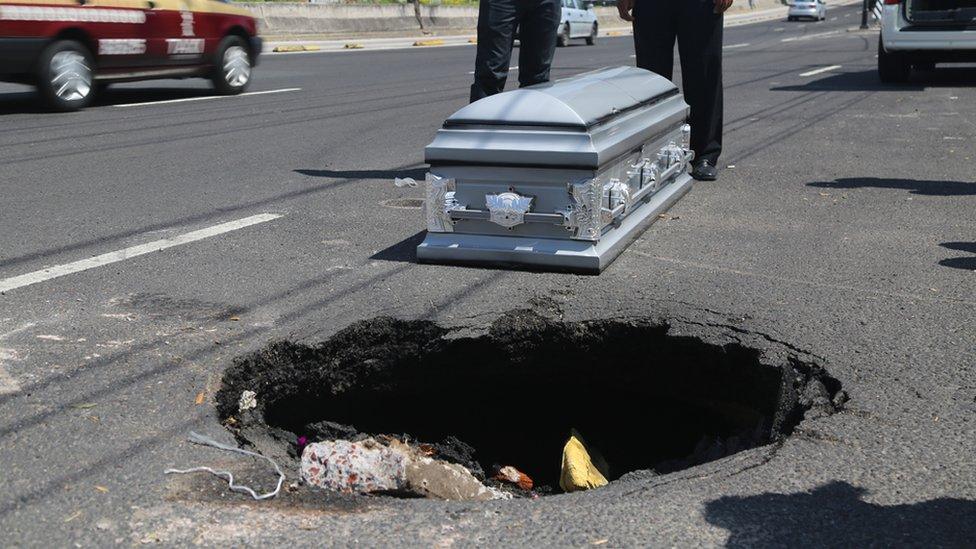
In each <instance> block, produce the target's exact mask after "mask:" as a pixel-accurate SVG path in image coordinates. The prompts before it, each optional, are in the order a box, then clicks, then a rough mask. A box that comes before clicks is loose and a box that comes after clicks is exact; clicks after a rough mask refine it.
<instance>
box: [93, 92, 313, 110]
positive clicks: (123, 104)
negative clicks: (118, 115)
mask: <svg viewBox="0 0 976 549" xmlns="http://www.w3.org/2000/svg"><path fill="white" fill-rule="evenodd" d="M294 91H301V88H282V89H280V90H266V91H256V92H245V93H239V94H237V95H206V96H203V97H184V98H183V99H164V100H162V101H146V102H143V103H122V104H121V105H112V106H113V107H122V108H125V107H144V106H146V105H166V104H168V103H188V102H190V101H208V100H210V99H227V98H230V97H244V96H249V95H268V94H270V93H286V92H294Z"/></svg>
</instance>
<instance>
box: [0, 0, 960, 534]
mask: <svg viewBox="0 0 976 549" xmlns="http://www.w3.org/2000/svg"><path fill="white" fill-rule="evenodd" d="M857 17H858V15H857V12H856V10H855V9H854V8H850V7H845V8H834V9H830V10H829V11H828V21H826V22H824V23H787V22H785V21H774V22H766V23H758V24H752V25H746V26H741V27H735V28H730V29H728V30H727V31H726V52H725V66H726V70H725V83H726V122H725V128H726V132H725V142H726V153H725V154H724V155H723V157H722V159H721V162H720V164H721V166H722V167H725V166H728V167H727V168H725V169H724V170H723V171H722V173H721V178H720V180H719V181H718V182H715V183H708V184H698V185H697V186H696V187H695V189H694V190H693V191H692V193H691V194H690V195H688V196H687V197H686V198H685V199H684V200H683V201H682V202H680V203H679V204H678V206H677V207H676V208H674V209H673V210H672V211H671V213H670V214H669V215H668V216H667V217H666V219H662V220H661V221H660V222H658V223H657V224H655V225H654V226H653V227H652V228H651V229H650V230H648V231H647V232H646V233H645V234H644V236H643V237H642V238H641V239H640V240H638V241H637V242H636V243H635V244H634V245H633V246H632V247H631V248H630V249H629V250H628V251H627V252H625V253H624V254H623V256H622V257H621V258H620V259H618V260H617V262H616V263H615V264H614V265H613V266H612V267H611V268H610V269H609V270H608V271H607V272H605V273H604V274H602V275H601V276H599V277H579V276H572V275H564V274H536V273H527V272H506V271H492V270H482V269H473V268H453V267H438V266H421V265H416V264H415V263H414V262H413V260H412V253H411V248H412V247H413V246H415V245H416V243H417V241H418V235H419V234H420V232H421V231H422V229H423V227H424V225H423V222H422V220H421V214H420V211H419V210H418V209H411V208H403V207H391V206H390V204H391V203H390V202H388V201H390V200H391V199H397V198H411V197H420V195H421V190H420V189H396V188H394V187H393V185H392V180H393V178H394V177H395V176H412V177H422V176H423V173H424V165H423V163H422V159H423V147H424V145H425V144H426V143H427V142H428V141H429V140H430V138H431V137H432V135H433V132H434V131H435V130H436V128H437V127H438V126H439V124H440V123H441V121H442V120H443V119H444V118H445V117H447V116H448V115H450V114H451V113H452V112H453V111H455V110H456V109H457V108H459V107H460V106H462V105H463V104H464V103H465V100H466V97H467V93H468V85H469V84H470V80H471V74H470V71H471V70H472V68H473V67H472V64H473V57H474V48H473V47H470V46H460V47H448V48H434V49H409V50H395V51H380V52H370V51H352V52H347V53H321V54H295V55H275V56H267V57H265V58H264V59H263V61H262V64H261V65H260V66H259V67H258V69H257V70H256V73H255V75H256V80H255V82H254V86H253V87H252V88H251V92H252V93H251V94H249V95H246V96H241V97H232V98H213V97H210V96H208V95H207V89H206V87H205V83H204V82H202V81H200V82H197V81H186V82H150V83H135V84H126V85H119V86H116V87H113V88H111V90H110V91H109V93H107V94H106V95H105V96H104V97H103V98H102V99H101V100H100V101H99V102H98V104H97V105H96V106H95V107H93V108H91V109H88V110H86V111H84V112H80V113H74V114H48V113H43V112H41V110H40V107H39V103H37V102H36V101H35V100H34V98H33V96H32V94H31V93H30V92H29V90H27V89H26V88H21V87H17V86H12V85H2V87H0V128H2V131H0V170H2V171H0V288H3V289H4V291H3V295H0V480H2V483H3V490H2V491H0V532H2V533H0V539H2V540H4V545H28V546H30V545H48V546H65V545H68V544H69V543H74V542H78V543H80V544H81V545H105V544H107V543H113V542H117V543H127V544H128V543H131V542H139V541H156V540H158V541H162V542H168V543H181V544H182V543H191V542H202V543H208V544H229V543H243V542H255V541H260V542H264V543H267V544H270V543H282V542H288V543H303V542H304V543H306V544H307V543H310V542H311V541H312V540H314V542H316V543H329V544H331V543H352V542H355V541H358V542H360V543H365V544H370V545H373V544H380V543H394V542H400V543H407V544H431V543H449V542H451V541H457V542H480V543H500V544H505V545H515V544H529V543H532V544H538V545H552V544H561V545H562V544H574V545H575V544H579V545H581V544H586V543H589V542H598V541H601V540H604V539H606V540H609V541H610V543H612V544H613V545H625V544H638V543H639V544H653V545H691V544H694V545H700V544H713V543H724V542H729V543H740V544H744V543H748V544H756V543H766V544H778V545H786V544H790V545H792V544H795V543H804V542H810V543H828V544H831V543H832V544H834V545H838V544H843V545H865V544H878V545H893V544H899V543H903V542H906V541H914V542H915V543H917V544H919V545H922V544H925V545H928V544H929V543H928V542H930V541H931V542H939V541H941V542H943V543H945V544H950V545H951V544H954V543H955V544H960V545H961V544H962V542H963V540H967V539H968V540H969V541H970V542H971V541H972V539H973V538H974V536H976V530H974V529H973V525H972V517H973V516H974V515H976V501H974V500H976V475H974V474H973V471H974V470H976V469H974V467H976V457H974V456H976V421H974V414H976V372H974V370H973V368H974V364H976V343H974V342H976V328H974V326H973V319H974V317H976V292H974V289H976V272H974V271H976V230H974V221H976V213H974V212H976V182H974V176H973V162H974V155H976V149H974V147H973V135H974V134H976V107H974V105H976V87H974V84H976V72H974V71H973V70H972V69H962V68H951V69H941V70H938V71H936V72H934V73H930V74H926V75H923V76H924V77H923V78H921V79H919V80H917V81H916V82H913V83H912V84H910V85H906V86H904V87H900V88H892V87H887V86H882V85H881V84H880V83H879V82H878V80H877V77H876V73H875V52H876V47H877V32H876V31H859V30H857V23H858V22H859V21H858V19H857ZM631 54H632V42H631V39H630V38H629V37H619V38H605V39H601V40H600V41H599V43H598V45H597V46H594V47H586V46H582V45H579V46H573V47H569V48H563V49H559V50H558V51H557V55H556V61H555V69H554V77H556V78H558V77H564V76H568V75H572V74H576V73H579V72H582V71H586V70H590V69H594V68H599V67H603V66H608V65H620V64H632V63H633V58H632V55H631ZM394 205H395V203H394ZM538 303H547V304H549V305H551V306H552V307H553V308H556V309H558V310H561V311H562V314H564V315H565V317H566V318H567V319H574V320H575V319H583V318H599V317H606V316H615V315H645V316H652V317H660V318H663V319H667V320H668V321H670V322H671V323H672V324H673V326H674V330H675V331H676V333H683V334H688V335H696V336H701V337H704V338H712V339H715V338H719V339H721V338H722V337H728V334H733V335H734V336H735V337H736V338H739V339H741V340H742V341H744V342H745V343H746V344H749V345H753V346H756V347H759V348H761V349H764V350H765V351H767V352H768V353H769V354H770V355H771V356H772V355H775V354H776V353H783V352H786V351H788V350H789V349H791V348H792V349H794V352H799V353H801V355H802V356H806V357H816V358H815V359H816V360H817V361H819V362H822V363H823V364H825V366H826V367H827V368H828V370H829V371H830V373H831V374H832V375H834V376H835V377H837V378H838V379H840V380H841V381H842V383H843V384H844V386H845V389H846V390H847V391H848V392H849V393H850V395H851V401H850V403H849V405H848V407H847V410H845V411H844V412H842V413H839V414H836V415H833V416H831V417H827V418H821V419H815V420H814V419H811V420H808V421H806V422H804V423H803V424H802V425H801V429H800V430H799V431H798V433H797V434H796V435H795V436H794V437H792V438H790V439H789V440H788V441H787V442H786V443H785V444H783V445H782V446H780V447H777V448H774V449H769V448H761V449H756V450H751V451H747V452H744V453H741V454H737V455H735V456H733V457H731V458H728V459H725V460H721V461H718V462H713V463H711V464H707V465H705V466H701V467H698V468H694V469H690V470H686V471H683V472H679V473H675V474H673V475H668V476H665V477H657V478H636V479H632V480H630V481H623V482H618V483H614V484H612V485H611V486H610V487H608V488H606V489H603V490H598V491H595V492H591V493H586V494H581V495H572V496H560V497H554V498H544V499H543V500H539V501H525V502H518V503H511V504H504V505H502V504H496V505H490V506H475V505H445V504H437V503H433V502H426V501H386V500H383V499H374V500H369V502H368V503H362V502H361V501H358V500H357V501H350V500H346V499H341V498H340V500H338V502H336V503H335V504H334V505H330V506H328V507H326V508H325V509H321V508H317V507H315V506H314V505H304V506H302V505H297V506H296V505H292V504H288V503H287V502H284V501H283V502H271V503H266V504H261V505H256V504H253V505H252V504H245V502H244V500H242V499H240V498H238V497H234V496H228V495H223V496H221V495H220V494H221V493H222V492H221V491H219V490H217V491H213V492H212V493H211V492H207V493H197V492H191V493H189V494H187V493H183V492H179V491H178V490H176V489H175V488H174V484H173V481H172V480H171V479H167V478H164V476H163V475H162V471H163V469H165V468H166V467H170V466H185V465H189V464H196V463H201V462H207V463H220V464H223V465H226V466H229V467H234V466H236V465H237V464H238V463H239V461H238V460H236V459H234V458H228V457H226V456H223V455H220V454H218V453H216V452H212V451H209V450H205V449H201V448H200V447H197V446H192V445H190V444H188V443H186V442H185V437H186V435H187V433H188V431H190V430H191V429H193V430H198V431H202V432H207V433H210V434H213V435H215V436H219V437H220V438H222V439H223V440H228V439H229V436H227V434H226V432H225V431H224V430H223V428H222V427H221V426H220V425H219V424H218V422H217V421H216V419H215V414H214V411H213V406H212V404H211V398H212V397H213V394H214V391H215V390H216V389H217V387H218V386H219V381H220V374H221V372H222V370H223V369H224V368H225V367H226V366H227V365H229V364H230V362H231V360H232V359H233V357H235V356H237V355H239V354H241V353H243V352H245V351H247V350H251V349H255V348H258V347H260V346H262V345H264V344H265V343H267V342H268V341H269V340H272V339H280V338H290V339H296V340H301V341H306V342H315V341H319V340H321V339H324V338H326V337H328V336H329V335H330V334H332V333H334V332H335V331H336V330H337V329H339V328H342V327H344V326H346V325H348V324H349V323H351V322H353V321H356V320H360V319H364V318H370V317H373V316H377V315H394V316H398V317H404V318H421V317H422V318H431V319H434V320H436V321H438V322H441V323H443V324H446V325H456V324H465V325H470V324H474V325H483V324H485V323H487V322H489V321H490V320H491V319H492V318H494V317H495V316H497V315H498V314H499V313H501V312H503V311H506V310H509V309H513V308H519V307H528V306H537V305H536V304H538ZM201 393H202V394H203V396H202V398H201V399H200V400H201V402H200V403H198V395H200V394H201ZM652 425H653V422H649V423H648V428H651V426H652ZM638 430H639V427H638ZM253 478H257V477H256V476H255V477H252V479H253ZM261 478H264V477H261Z"/></svg>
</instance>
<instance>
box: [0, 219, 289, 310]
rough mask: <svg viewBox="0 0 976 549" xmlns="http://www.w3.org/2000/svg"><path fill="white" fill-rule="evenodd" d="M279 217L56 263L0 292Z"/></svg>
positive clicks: (8, 282)
mask: <svg viewBox="0 0 976 549" xmlns="http://www.w3.org/2000/svg"><path fill="white" fill-rule="evenodd" d="M279 217H281V215H280V214H271V213H263V214H258V215H252V216H250V217H245V218H243V219H238V220H236V221H228V222H227V223H221V224H219V225H214V226H212V227H207V228H205V229H200V230H197V231H191V232H188V233H185V234H181V235H178V236H174V237H173V238H164V239H162V240H156V241H154V242H148V243H146V244H139V245H138V246H131V247H129V248H125V249H122V250H117V251H114V252H108V253H105V254H102V255H96V256H95V257H90V258H88V259H82V260H80V261H74V262H72V263H65V264H63V265H55V266H53V267H48V268H46V269H41V270H40V271H34V272H32V273H27V274H22V275H19V276H14V277H10V278H4V279H2V280H0V294H2V293H4V292H9V291H10V290H14V289H17V288H23V287H24V286H30V285H31V284H37V283H38V282H44V281H46V280H51V279H54V278H59V277H62V276H65V275H69V274H74V273H80V272H81V271H87V270H88V269H94V268H95V267H101V266H103V265H108V264H110V263H118V262H119V261H124V260H126V259H130V258H133V257H138V256H140V255H146V254H148V253H152V252H158V251H159V250H165V249H166V248H172V247H174V246H180V245H183V244H189V243H190V242H196V241H197V240H203V239H204V238H210V237H211V236H216V235H219V234H223V233H229V232H231V231H236V230H238V229H243V228H244V227H250V226H251V225H257V224H258V223H265V222H268V221H272V220H274V219H278V218H279Z"/></svg>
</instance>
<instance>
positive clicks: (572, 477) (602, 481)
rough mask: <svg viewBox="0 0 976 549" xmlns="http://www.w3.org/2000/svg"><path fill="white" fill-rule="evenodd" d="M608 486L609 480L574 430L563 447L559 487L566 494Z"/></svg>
mask: <svg viewBox="0 0 976 549" xmlns="http://www.w3.org/2000/svg"><path fill="white" fill-rule="evenodd" d="M606 485H607V478H606V477H605V476H603V473H602V472H600V470H599V469H597V466H596V465H595V464H594V463H593V459H591V458H590V453H589V452H588V451H587V449H586V444H585V443H584V442H583V439H582V437H580V434H579V433H578V432H576V429H573V430H572V434H571V435H570V437H569V440H567V441H566V445H565V446H564V447H563V467H562V472H561V474H560V475H559V487H560V488H562V489H563V491H566V492H576V491H578V490H589V489H590V488H599V487H600V486H606Z"/></svg>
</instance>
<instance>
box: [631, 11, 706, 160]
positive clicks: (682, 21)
mask: <svg viewBox="0 0 976 549" xmlns="http://www.w3.org/2000/svg"><path fill="white" fill-rule="evenodd" d="M714 9H715V4H714V2H713V0H637V1H636V5H635V6H634V11H633V13H634V49H635V50H636V52H637V66H638V67H640V68H642V69H647V70H649V71H651V72H655V73H657V74H660V75H661V76H663V77H665V78H667V79H669V80H670V79H672V77H673V72H674V42H675V39H677V41H678V55H679V56H680V58H681V80H682V83H683V87H684V94H685V100H686V101H687V102H688V105H690V106H691V122H690V124H691V148H692V149H694V151H695V158H696V159H703V160H708V161H709V162H711V163H712V164H713V165H714V164H715V163H716V162H717V161H718V157H719V155H720V154H721V153H722V15H721V14H716V13H715V12H714Z"/></svg>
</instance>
